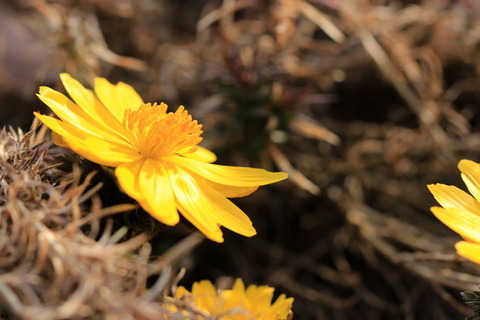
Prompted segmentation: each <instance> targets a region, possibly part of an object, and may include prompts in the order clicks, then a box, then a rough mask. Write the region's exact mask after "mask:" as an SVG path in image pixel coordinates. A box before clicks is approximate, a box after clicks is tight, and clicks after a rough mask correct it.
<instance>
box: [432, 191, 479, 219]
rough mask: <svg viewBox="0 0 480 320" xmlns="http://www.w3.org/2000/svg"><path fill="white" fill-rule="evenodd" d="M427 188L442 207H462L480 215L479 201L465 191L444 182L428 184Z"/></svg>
mask: <svg viewBox="0 0 480 320" xmlns="http://www.w3.org/2000/svg"><path fill="white" fill-rule="evenodd" d="M428 189H429V190H430V192H431V193H432V194H433V196H434V197H435V199H436V200H437V201H438V203H439V204H440V205H441V206H442V207H444V208H458V209H463V210H467V211H470V212H472V213H475V214H477V215H480V203H479V202H478V200H477V199H475V198H473V197H472V196H471V195H469V194H468V193H466V192H465V191H463V190H460V189H459V188H457V187H455V186H447V185H444V184H430V185H428Z"/></svg>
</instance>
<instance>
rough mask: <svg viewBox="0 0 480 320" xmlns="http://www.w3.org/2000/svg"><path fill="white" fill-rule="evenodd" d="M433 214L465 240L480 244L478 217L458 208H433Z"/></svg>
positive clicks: (479, 222)
mask: <svg viewBox="0 0 480 320" xmlns="http://www.w3.org/2000/svg"><path fill="white" fill-rule="evenodd" d="M431 210H432V212H433V214H434V215H435V216H436V217H437V218H438V219H439V220H440V221H442V222H443V223H444V224H445V225H446V226H447V227H449V228H450V229H452V230H453V231H455V232H456V233H458V234H459V235H461V236H462V237H464V238H465V239H468V240H471V241H474V242H479V243H480V219H479V218H478V215H476V214H473V213H470V212H469V211H466V210H462V209H458V208H447V209H446V208H440V207H433V208H431Z"/></svg>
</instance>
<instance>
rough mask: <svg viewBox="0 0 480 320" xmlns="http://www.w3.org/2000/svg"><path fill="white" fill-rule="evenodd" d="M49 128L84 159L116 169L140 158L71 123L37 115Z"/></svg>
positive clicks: (131, 151)
mask: <svg viewBox="0 0 480 320" xmlns="http://www.w3.org/2000/svg"><path fill="white" fill-rule="evenodd" d="M35 116H36V117H37V118H39V119H40V120H41V121H42V122H43V123H44V124H45V125H46V126H47V127H49V128H50V129H51V130H52V131H54V132H56V133H57V134H58V135H60V136H62V143H63V144H65V145H67V146H68V148H69V149H71V150H72V151H73V152H76V153H78V154H79V155H81V156H82V157H84V158H86V159H88V160H90V161H93V162H96V163H99V164H102V165H105V166H112V167H116V166H118V165H121V164H122V163H125V162H131V161H134V160H137V159H138V158H140V155H139V154H138V153H136V152H135V150H134V149H131V148H129V146H124V145H119V144H116V143H113V142H110V141H105V140H102V139H98V138H96V137H93V136H90V135H88V134H86V133H85V132H83V131H81V130H79V129H77V128H75V127H74V126H72V125H70V124H69V123H66V122H63V121H60V120H57V119H55V118H52V117H48V116H44V115H41V114H38V113H35Z"/></svg>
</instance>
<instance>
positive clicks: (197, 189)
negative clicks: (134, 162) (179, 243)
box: [169, 167, 256, 242]
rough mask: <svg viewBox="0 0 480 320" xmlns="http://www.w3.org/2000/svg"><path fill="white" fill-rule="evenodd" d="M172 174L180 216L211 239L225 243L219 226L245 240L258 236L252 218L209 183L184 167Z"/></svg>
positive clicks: (175, 169)
mask: <svg viewBox="0 0 480 320" xmlns="http://www.w3.org/2000/svg"><path fill="white" fill-rule="evenodd" d="M169 172H171V182H172V187H173V190H174V193H175V197H176V199H177V205H178V206H179V209H180V212H182V214H183V215H184V216H185V217H186V218H187V219H188V220H189V221H190V222H191V223H192V224H193V225H195V226H196V227H197V228H198V229H199V230H200V231H201V232H203V233H204V234H205V235H206V236H207V237H209V238H210V239H212V240H214V241H217V242H223V236H222V232H221V230H220V228H219V227H218V225H219V224H220V225H223V226H225V227H226V228H228V229H230V230H232V231H234V232H237V233H239V234H242V235H244V236H253V235H254V234H256V231H255V229H254V228H253V226H252V223H251V221H250V219H249V218H248V216H247V215H246V214H245V213H243V212H242V211H241V210H240V209H239V208H238V207H237V206H235V205H234V204H233V203H232V202H230V201H229V200H228V199H226V198H225V197H223V196H222V195H220V194H219V193H217V192H215V190H213V189H211V188H210V187H209V186H208V185H207V184H206V183H203V184H202V182H201V181H196V180H195V179H194V178H193V177H192V176H191V175H190V174H189V173H188V172H186V171H185V170H183V169H182V168H180V167H176V168H172V169H171V170H169Z"/></svg>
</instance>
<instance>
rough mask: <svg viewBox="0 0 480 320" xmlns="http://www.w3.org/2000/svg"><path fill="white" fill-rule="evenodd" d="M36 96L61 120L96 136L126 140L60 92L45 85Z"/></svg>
mask: <svg viewBox="0 0 480 320" xmlns="http://www.w3.org/2000/svg"><path fill="white" fill-rule="evenodd" d="M37 96H38V97H39V98H40V100H42V101H43V102H44V103H45V104H46V105H47V106H48V107H49V108H50V109H51V110H52V111H53V112H54V113H55V114H56V115H57V116H58V117H59V118H60V119H62V120H63V121H65V122H69V123H71V124H73V125H75V126H76V127H78V128H79V129H81V130H83V131H85V132H88V133H89V134H91V135H94V136H96V137H99V138H102V139H105V140H109V141H115V142H118V143H125V142H126V141H125V138H123V137H121V136H119V135H118V133H116V132H115V131H112V130H111V128H110V127H106V126H105V125H104V124H102V123H101V122H98V121H97V120H96V119H94V118H92V117H91V116H90V115H88V114H87V113H86V112H85V111H84V110H82V109H81V108H80V107H79V106H77V105H76V104H75V103H73V102H72V101H70V99H68V98H67V97H66V96H64V95H63V94H61V93H60V92H57V91H55V90H52V89H50V88H47V87H41V88H40V94H38V95H37Z"/></svg>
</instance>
